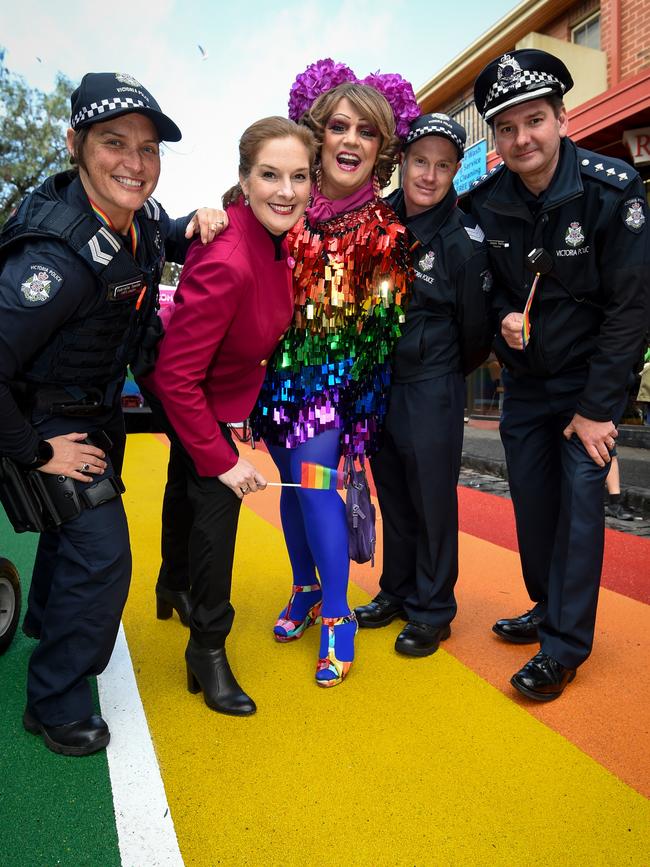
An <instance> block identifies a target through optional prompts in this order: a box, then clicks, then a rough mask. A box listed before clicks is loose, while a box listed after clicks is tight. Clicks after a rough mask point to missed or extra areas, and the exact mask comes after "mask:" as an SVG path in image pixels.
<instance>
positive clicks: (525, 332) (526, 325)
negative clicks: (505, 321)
mask: <svg viewBox="0 0 650 867" xmlns="http://www.w3.org/2000/svg"><path fill="white" fill-rule="evenodd" d="M540 276H541V275H540V274H539V273H537V274H535V279H534V280H533V285H532V286H531V287H530V292H529V293H528V298H527V299H526V306H525V307H524V322H523V325H522V326H521V337H522V340H523V343H524V349H525V348H526V347H527V346H528V341H529V340H530V308H531V307H532V304H533V298H534V297H535V290H536V289H537V284H538V282H539V278H540Z"/></svg>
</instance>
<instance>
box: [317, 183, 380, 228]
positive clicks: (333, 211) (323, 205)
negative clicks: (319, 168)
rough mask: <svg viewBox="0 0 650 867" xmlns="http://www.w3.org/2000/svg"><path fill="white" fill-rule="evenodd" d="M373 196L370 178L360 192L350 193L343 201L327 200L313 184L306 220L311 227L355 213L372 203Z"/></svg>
mask: <svg viewBox="0 0 650 867" xmlns="http://www.w3.org/2000/svg"><path fill="white" fill-rule="evenodd" d="M374 196H375V194H374V192H373V189H372V178H371V179H370V180H369V181H368V183H367V184H364V186H363V187H361V189H360V190H357V191H356V192H355V193H350V195H349V196H346V197H345V198H344V199H328V198H327V196H324V195H323V194H322V193H321V191H320V190H319V189H318V187H317V186H316V184H314V185H313V187H312V188H311V205H310V206H309V207H308V208H307V211H306V214H307V219H308V220H309V222H310V223H311V224H312V225H313V224H314V223H326V222H327V221H328V220H332V219H333V218H334V217H338V216H339V215H340V214H347V213H348V211H356V210H357V209H358V208H361V207H362V206H363V205H365V204H366V203H367V202H370V201H372V199H373V198H374Z"/></svg>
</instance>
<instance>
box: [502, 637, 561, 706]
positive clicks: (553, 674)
mask: <svg viewBox="0 0 650 867" xmlns="http://www.w3.org/2000/svg"><path fill="white" fill-rule="evenodd" d="M575 676H576V670H575V668H565V667H564V666H563V665H561V664H560V663H559V662H558V661H557V660H556V659H553V657H552V656H549V655H548V654H547V653H544V651H542V650H540V652H539V653H536V654H535V656H533V658H532V659H531V660H529V661H528V662H527V663H526V665H524V667H523V668H522V669H521V670H520V671H518V672H517V674H513V676H512V677H511V678H510V683H511V684H512V685H513V686H514V688H515V689H518V690H519V692H520V693H522V695H525V696H527V697H528V698H532V699H534V700H535V701H553V699H555V698H559V697H560V696H561V695H562V693H563V691H564V687H565V686H566V685H567V684H568V683H571V681H572V680H573V678H574V677H575Z"/></svg>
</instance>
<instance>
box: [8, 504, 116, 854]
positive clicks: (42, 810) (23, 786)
mask: <svg viewBox="0 0 650 867" xmlns="http://www.w3.org/2000/svg"><path fill="white" fill-rule="evenodd" d="M37 538H38V537H37V536H36V535H35V534H33V533H23V534H20V535H17V534H15V533H14V532H13V530H12V529H11V527H10V525H9V524H8V522H7V520H6V517H5V515H4V512H3V511H2V510H1V509H0V540H1V542H0V555H2V556H4V557H7V558H8V559H9V560H11V561H12V562H13V563H14V564H15V565H16V567H17V568H18V570H19V572H20V575H21V585H22V591H23V613H24V609H25V605H26V601H27V593H28V590H29V577H30V575H31V568H32V564H33V562H34V554H35V550H36V542H37ZM34 646H35V643H34V642H33V641H30V640H29V639H28V638H25V636H24V635H23V634H22V632H21V631H20V630H19V631H18V633H17V634H16V637H15V639H14V641H13V643H12V645H11V647H10V648H9V650H8V651H7V652H6V653H5V654H4V656H0V780H1V783H0V786H1V788H0V827H1V828H2V840H1V843H0V846H1V852H0V864H2V865H7V867H9V865H10V867H54V865H62V867H85V865H89V867H90V865H98V864H101V865H102V867H119V865H120V855H119V849H118V843H117V831H116V828H115V816H114V813H113V798H112V794H111V786H110V780H109V776H108V763H107V760H106V753H105V752H102V753H99V754H96V755H94V756H88V757H86V758H68V757H65V756H58V755H55V754H54V753H51V752H50V751H49V750H48V749H46V748H45V746H44V745H43V743H42V740H41V738H39V737H35V736H34V735H30V734H28V733H27V732H25V731H24V730H23V727H22V723H21V718H22V713H23V710H24V707H25V682H26V677H27V663H28V660H29V656H30V653H31V651H32V650H33V648H34ZM93 686H94V683H93ZM94 692H95V700H97V691H96V688H95V686H94ZM97 707H99V705H97Z"/></svg>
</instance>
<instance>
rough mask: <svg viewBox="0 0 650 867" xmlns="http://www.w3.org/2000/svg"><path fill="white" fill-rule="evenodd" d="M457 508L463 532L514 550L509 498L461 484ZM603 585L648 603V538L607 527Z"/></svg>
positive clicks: (649, 576) (513, 531)
mask: <svg viewBox="0 0 650 867" xmlns="http://www.w3.org/2000/svg"><path fill="white" fill-rule="evenodd" d="M458 510H459V522H460V529H461V530H462V532H463V533H469V534H470V535H471V536H477V537H478V538H479V539H485V541H487V542H493V543H494V544H495V545H500V546H501V547H502V548H509V549H510V550H511V551H516V550H517V534H516V530H515V518H514V513H513V510H512V502H511V501H510V500H507V499H505V498H503V497H497V496H496V495H494V494H488V493H485V492H484V491H475V490H473V489H472V488H464V487H460V488H458ZM602 586H603V587H607V589H608V590H614V591H615V592H616V593H621V594H623V595H624V596H629V597H630V599H636V600H637V601H639V602H645V603H646V604H650V539H645V538H643V537H640V536H632V535H631V534H630V533H620V532H618V531H617V530H610V529H606V530H605V559H604V563H603V577H602Z"/></svg>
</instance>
